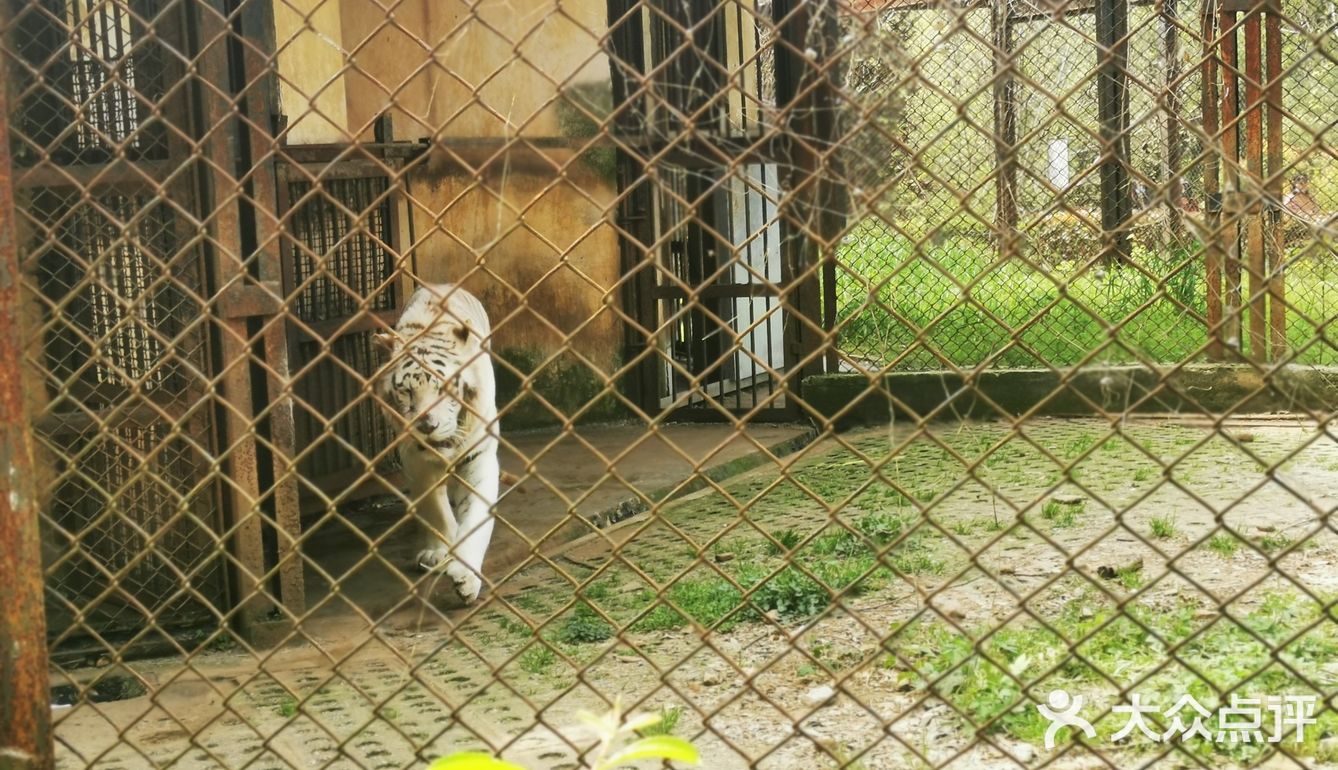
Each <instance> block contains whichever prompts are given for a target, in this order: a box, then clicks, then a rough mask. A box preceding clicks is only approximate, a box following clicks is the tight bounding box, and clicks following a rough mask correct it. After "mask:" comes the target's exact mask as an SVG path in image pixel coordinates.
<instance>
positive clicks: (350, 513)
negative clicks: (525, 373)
mask: <svg viewBox="0 0 1338 770" xmlns="http://www.w3.org/2000/svg"><path fill="white" fill-rule="evenodd" d="M811 435H812V433H811V430H810V429H809V428H808V427H807V426H802V425H792V424H791V425H766V424H757V425H748V426H747V427H745V428H735V427H734V426H730V425H722V424H714V423H711V424H708V423H701V424H693V423H683V424H668V425H660V426H655V427H654V428H651V429H649V430H648V429H647V427H646V426H644V425H592V426H576V427H574V428H572V429H569V430H564V431H532V432H524V433H519V434H509V435H506V436H504V437H503V449H502V467H503V469H504V470H506V471H508V472H510V473H513V474H515V475H516V476H517V477H519V478H520V483H519V484H518V485H517V488H516V489H513V490H511V491H509V492H506V493H505V494H504V495H503V498H502V501H501V503H500V504H499V507H498V522H497V526H496V529H495V530H494V534H493V542H492V545H491V547H490V548H489V551H488V557H487V560H486V562H485V564H484V573H485V576H486V577H487V579H488V580H489V581H490V582H492V583H494V584H496V583H498V582H501V581H503V580H505V579H506V577H507V576H508V575H511V574H514V573H515V572H517V571H519V570H520V569H522V568H524V567H525V566H526V565H527V564H528V563H529V562H531V561H532V560H534V559H535V558H536V554H538V553H544V552H547V551H551V550H552V549H554V548H558V547H560V546H561V545H562V544H564V543H567V542H570V541H571V540H573V539H575V538H578V537H581V536H582V535H587V534H590V533H592V532H594V531H596V530H597V529H598V528H599V527H603V526H606V525H607V524H610V523H613V522H616V521H618V520H620V519H623V518H626V517H627V516H629V515H632V514H634V513H636V512H639V511H642V510H645V509H646V508H647V507H648V506H649V504H650V503H651V502H652V501H654V500H657V499H663V498H667V497H671V496H675V495H679V494H684V493H687V492H690V491H693V490H695V489H698V488H701V487H702V486H704V485H705V484H706V483H708V480H709V479H720V478H724V477H726V476H729V475H733V474H735V473H738V472H741V471H744V470H747V469H749V468H752V467H755V465H757V464H758V463H760V462H765V461H767V460H769V459H770V458H771V457H772V456H779V455H784V454H786V453H788V452H790V451H793V450H794V449H796V448H798V447H800V446H802V445H803V444H804V443H806V442H807V440H808V439H809V438H811ZM341 512H342V513H343V514H344V515H343V516H340V517H327V518H325V519H322V520H320V521H319V522H318V524H317V525H316V530H315V531H313V532H310V534H309V535H308V538H309V539H308V541H307V543H308V546H307V547H306V548H305V549H304V552H305V553H306V555H307V556H308V558H309V559H310V563H309V565H308V568H307V571H306V572H307V574H306V585H307V599H308V602H307V605H308V607H314V608H317V610H316V613H315V615H316V617H315V618H313V620H314V621H316V622H318V623H319V624H320V625H326V624H328V623H329V622H330V621H337V622H338V623H339V624H341V625H342V624H346V623H349V622H352V623H353V625H354V626H355V627H364V628H365V627H367V626H370V625H372V623H371V622H369V621H373V620H374V619H376V618H378V617H382V616H384V615H385V614H386V613H388V612H392V611H394V610H396V609H397V608H404V607H405V606H407V605H416V604H417V603H418V601H417V599H421V598H424V597H423V596H422V595H421V594H422V593H423V591H422V590H421V589H420V591H419V595H418V596H417V598H415V593H414V587H413V585H412V581H414V580H416V579H417V578H418V577H419V575H418V574H417V573H416V572H414V571H412V570H411V567H412V564H413V558H414V554H415V553H416V551H417V547H418V546H417V539H416V525H415V523H414V522H413V521H412V519H411V517H409V516H407V515H406V513H405V506H404V503H403V500H402V499H399V498H397V497H395V496H382V497H379V498H374V499H370V500H367V501H362V502H360V503H358V504H355V505H351V506H348V507H346V509H344V510H343V511H341ZM336 584H337V589H336ZM446 588H447V589H449V587H446ZM485 590H486V589H485ZM427 598H429V599H430V600H431V601H432V602H433V603H434V604H437V605H439V606H445V605H447V604H449V603H450V602H451V601H452V599H453V598H454V597H453V595H452V592H451V591H450V590H437V591H433V592H432V595H431V596H429V597H427Z"/></svg>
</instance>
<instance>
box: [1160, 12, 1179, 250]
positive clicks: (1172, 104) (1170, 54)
mask: <svg viewBox="0 0 1338 770" xmlns="http://www.w3.org/2000/svg"><path fill="white" fill-rule="evenodd" d="M1161 19H1162V54H1163V56H1164V57H1165V59H1166V80H1165V81H1163V82H1164V83H1165V88H1166V177H1165V179H1166V200H1167V203H1168V205H1167V207H1166V210H1167V214H1168V216H1167V226H1168V228H1169V230H1170V233H1171V236H1172V237H1175V238H1178V237H1179V236H1180V234H1181V231H1182V223H1181V212H1180V198H1181V196H1182V195H1184V183H1183V181H1182V180H1181V178H1180V163H1181V142H1180V96H1179V94H1178V93H1177V89H1178V88H1179V83H1180V8H1179V6H1178V5H1177V0H1161Z"/></svg>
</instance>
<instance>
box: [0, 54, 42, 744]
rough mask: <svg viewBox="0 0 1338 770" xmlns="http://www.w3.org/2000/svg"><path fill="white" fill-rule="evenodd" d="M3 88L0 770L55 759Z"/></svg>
mask: <svg viewBox="0 0 1338 770" xmlns="http://www.w3.org/2000/svg"><path fill="white" fill-rule="evenodd" d="M4 74H5V73H4V64H3V62H2V61H0V83H8V82H9V81H8V80H7V79H6V78H5V77H4ZM6 90H7V87H6V86H3V85H0V362H4V363H3V364H0V770H20V768H22V770H44V769H45V768H51V767H54V766H55V761H54V758H53V757H54V754H53V750H52V743H51V690H50V687H49V677H48V674H47V656H46V615H45V612H46V610H45V608H44V607H43V604H42V576H43V574H44V571H43V569H42V540H41V534H40V532H39V531H38V526H39V524H38V506H37V495H36V494H35V485H34V483H33V471H34V468H33V439H32V426H31V424H30V422H29V416H28V413H27V410H26V409H25V408H24V403H25V400H24V397H23V367H22V366H20V365H19V363H18V362H20V361H22V360H23V329H22V327H21V319H22V316H21V314H20V307H21V304H20V303H21V302H22V298H21V297H20V291H19V280H20V276H21V275H22V273H21V268H20V266H19V253H18V237H17V232H16V228H15V219H14V217H15V214H14V188H13V181H14V173H13V168H12V166H11V165H10V156H9V114H10V112H9V104H8V94H7V93H6Z"/></svg>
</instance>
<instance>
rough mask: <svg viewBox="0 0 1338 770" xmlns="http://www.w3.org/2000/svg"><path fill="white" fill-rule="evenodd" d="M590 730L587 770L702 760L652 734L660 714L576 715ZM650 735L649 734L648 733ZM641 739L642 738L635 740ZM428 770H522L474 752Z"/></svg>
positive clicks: (677, 741)
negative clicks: (594, 740)
mask: <svg viewBox="0 0 1338 770" xmlns="http://www.w3.org/2000/svg"><path fill="white" fill-rule="evenodd" d="M576 716H577V718H578V719H580V720H581V721H582V722H583V723H585V725H586V726H587V727H589V728H590V729H591V731H592V732H593V733H594V735H595V737H596V738H598V739H599V743H598V745H597V747H596V748H595V750H594V752H593V754H592V756H591V757H590V758H589V759H588V760H587V761H588V764H586V765H585V766H584V767H585V768H587V769H588V770H615V768H620V767H624V766H626V765H629V764H631V763H633V762H638V761H640V760H643V759H655V760H660V761H662V762H682V763H685V764H689V765H695V764H698V763H699V762H700V761H701V757H700V756H699V755H698V753H697V748H696V747H695V746H693V745H692V743H691V742H689V741H685V740H683V739H682V738H675V737H673V736H672V735H667V734H663V733H655V732H653V731H651V730H652V728H653V727H654V726H655V725H657V724H661V723H662V722H663V719H664V715H663V712H662V713H661V714H659V715H656V714H642V715H638V716H631V717H628V718H624V714H623V713H622V706H621V704H620V703H618V702H616V701H615V702H614V704H613V708H612V709H610V710H609V712H608V713H606V714H602V715H595V714H590V713H587V712H584V711H583V712H581V713H579V714H577V715H576ZM647 731H651V732H647ZM638 736H641V737H638ZM427 770H525V768H523V767H521V766H520V765H516V764H513V763H511V762H506V761H503V760H500V759H496V758H494V757H492V756H490V755H488V754H484V753H482V752H477V751H466V752H460V753H456V754H451V755H449V756H445V757H442V758H441V759H438V760H436V761H435V762H433V763H432V764H430V765H428V768H427Z"/></svg>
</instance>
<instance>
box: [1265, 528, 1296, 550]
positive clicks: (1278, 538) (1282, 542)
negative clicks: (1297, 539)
mask: <svg viewBox="0 0 1338 770" xmlns="http://www.w3.org/2000/svg"><path fill="white" fill-rule="evenodd" d="M1291 544H1292V539H1291V538H1290V537H1287V536H1286V535H1284V534H1282V533H1281V532H1277V533H1274V534H1271V535H1265V536H1263V537H1261V538H1259V548H1260V550H1262V551H1263V552H1264V553H1268V554H1272V553H1276V552H1278V551H1281V550H1283V549H1284V548H1286V547H1287V546H1289V545H1291Z"/></svg>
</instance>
